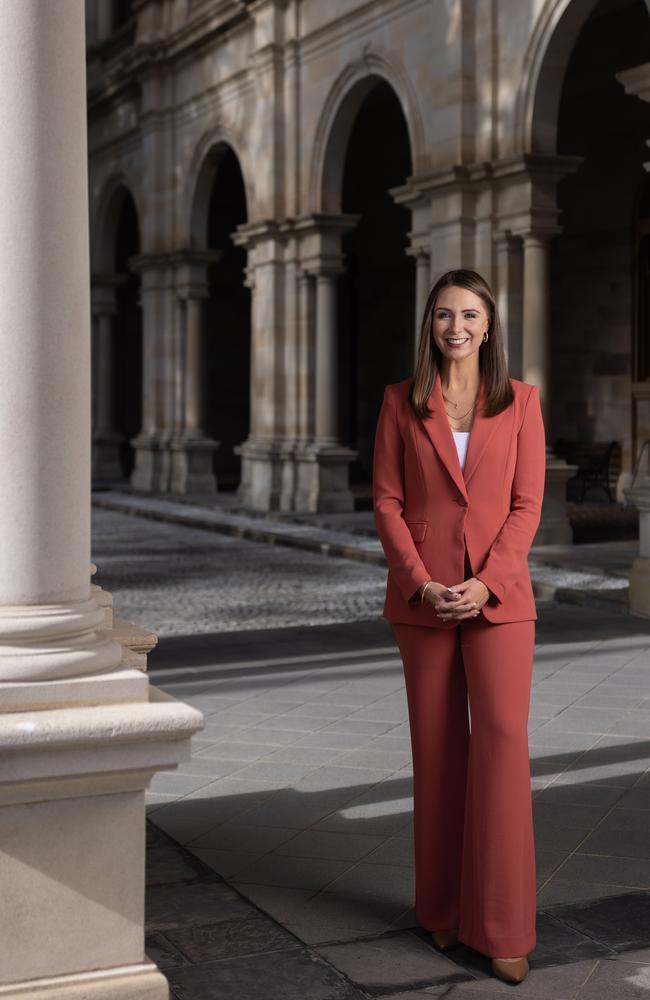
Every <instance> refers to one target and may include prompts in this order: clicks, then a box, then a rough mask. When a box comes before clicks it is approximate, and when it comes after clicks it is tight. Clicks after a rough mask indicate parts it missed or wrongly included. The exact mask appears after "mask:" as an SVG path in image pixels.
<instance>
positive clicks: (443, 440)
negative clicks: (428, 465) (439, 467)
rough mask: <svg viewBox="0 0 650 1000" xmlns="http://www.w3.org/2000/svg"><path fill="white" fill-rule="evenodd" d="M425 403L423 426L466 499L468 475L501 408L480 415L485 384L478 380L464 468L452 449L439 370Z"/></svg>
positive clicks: (498, 420) (495, 422)
mask: <svg viewBox="0 0 650 1000" xmlns="http://www.w3.org/2000/svg"><path fill="white" fill-rule="evenodd" d="M427 402H428V406H429V409H430V410H431V411H432V412H431V416H430V417H427V418H426V419H425V420H423V421H422V423H423V425H424V429H425V430H426V432H427V434H428V435H429V437H430V439H431V442H432V444H433V446H434V448H435V449H436V451H437V452H438V454H439V456H440V458H441V460H442V462H443V464H444V466H445V468H446V469H447V472H448V473H449V475H450V476H451V478H452V479H453V481H454V483H455V484H456V486H457V487H458V489H459V490H460V492H461V493H462V495H463V496H464V498H465V499H466V500H469V498H468V495H467V484H468V483H469V481H470V479H471V478H472V475H473V474H474V471H475V470H476V467H477V465H478V463H479V462H480V460H481V458H482V456H483V453H484V451H485V449H486V448H487V445H488V443H489V441H490V440H491V438H492V436H493V434H494V432H495V431H496V429H497V427H498V426H499V424H500V423H501V420H502V418H503V414H504V412H505V411H502V412H501V413H499V414H498V415H497V416H496V417H486V416H484V414H483V406H484V403H485V386H484V384H483V382H481V387H480V389H479V395H478V398H477V400H476V410H475V412H474V420H473V422H472V429H471V432H470V435H469V442H468V445H467V455H466V457H465V468H464V469H461V467H460V462H459V460H458V452H457V451H456V444H455V442H454V436H453V434H452V431H451V427H450V425H449V420H448V419H447V414H446V412H445V405H444V399H443V398H442V384H441V382H440V373H439V372H438V373H437V374H436V378H435V382H434V384H433V389H432V390H431V395H430V396H429V399H428V400H427Z"/></svg>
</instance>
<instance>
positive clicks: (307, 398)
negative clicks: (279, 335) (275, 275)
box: [296, 271, 316, 445]
mask: <svg viewBox="0 0 650 1000" xmlns="http://www.w3.org/2000/svg"><path fill="white" fill-rule="evenodd" d="M315 306H316V282H315V279H314V276H313V275H312V274H308V273H307V272H305V271H301V272H300V273H299V276H298V317H299V319H298V329H299V337H298V360H297V372H298V375H297V382H298V401H297V434H296V436H297V439H298V443H299V444H300V445H305V444H307V443H308V442H309V441H311V440H312V438H313V436H314V430H315V428H314V408H313V406H312V405H311V401H312V400H313V399H314V398H315V384H314V375H315V370H316V366H315V364H314V348H315V345H314V342H313V337H312V336H311V333H312V330H313V329H314V328H315Z"/></svg>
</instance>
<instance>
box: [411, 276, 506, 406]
mask: <svg viewBox="0 0 650 1000" xmlns="http://www.w3.org/2000/svg"><path fill="white" fill-rule="evenodd" d="M445 288H466V289H467V290H468V291H469V292H473V293H474V295H478V297H479V298H480V299H481V300H482V301H483V304H484V306H485V308H486V310H487V314H488V319H489V325H488V339H487V342H486V343H483V344H481V347H480V349H479V357H478V361H479V371H480V377H481V382H482V384H483V385H484V386H485V405H484V415H485V416H486V417H494V416H496V415H497V413H501V411H502V410H505V409H506V407H508V406H510V404H511V403H512V401H513V399H514V393H513V391H512V385H511V384H510V377H509V375H508V366H507V364H506V357H505V352H504V350H503V337H502V334H501V324H500V322H499V314H498V311H497V305H496V302H495V299H494V295H493V294H492V289H491V288H490V286H489V285H488V283H487V281H486V280H485V278H482V277H481V275H480V274H477V273H476V271H469V270H467V269H466V268H457V269H455V270H453V271H446V272H445V274H443V275H442V276H441V277H440V278H438V280H437V281H436V283H435V285H434V286H433V288H432V289H431V291H430V292H429V298H428V299H427V304H426V306H425V308H424V316H423V317H422V327H421V330H420V343H419V346H418V360H417V363H416V366H415V374H414V376H413V382H412V383H411V387H410V389H409V400H410V402H411V406H412V407H413V409H414V410H415V412H416V414H417V415H418V417H420V418H421V419H424V418H425V417H428V416H429V415H430V413H431V411H430V410H429V408H428V406H427V400H428V398H429V396H430V395H431V391H432V389H433V385H434V382H435V380H436V375H437V373H438V372H439V371H440V370H441V367H442V352H441V351H440V348H439V347H438V345H437V344H436V342H435V340H434V339H433V311H434V309H435V308H436V302H437V300H438V296H439V295H440V293H441V292H442V291H443V290H444V289H445Z"/></svg>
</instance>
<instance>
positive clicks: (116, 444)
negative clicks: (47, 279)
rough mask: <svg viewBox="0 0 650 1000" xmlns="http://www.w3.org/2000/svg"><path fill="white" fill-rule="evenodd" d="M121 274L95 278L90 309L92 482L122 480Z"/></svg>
mask: <svg viewBox="0 0 650 1000" xmlns="http://www.w3.org/2000/svg"><path fill="white" fill-rule="evenodd" d="M123 280H124V279H123V277H122V276H121V275H118V274H109V275H93V279H92V296H91V307H92V316H93V322H94V326H95V338H94V349H95V359H94V368H95V387H94V388H95V426H94V430H93V455H92V458H93V461H92V471H93V480H109V481H110V480H119V479H122V478H123V474H122V464H121V462H120V445H121V443H122V435H121V434H120V433H119V432H118V430H117V428H116V426H115V405H114V398H115V363H114V362H115V329H114V324H115V315H116V313H117V303H116V290H117V288H118V287H119V285H120V284H121V283H122V281H123Z"/></svg>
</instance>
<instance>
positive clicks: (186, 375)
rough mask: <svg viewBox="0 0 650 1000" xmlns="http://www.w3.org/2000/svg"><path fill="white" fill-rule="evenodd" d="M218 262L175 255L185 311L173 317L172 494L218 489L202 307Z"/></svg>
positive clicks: (215, 255) (215, 254) (209, 256)
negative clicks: (209, 272) (176, 405)
mask: <svg viewBox="0 0 650 1000" xmlns="http://www.w3.org/2000/svg"><path fill="white" fill-rule="evenodd" d="M220 256H221V254H220V252H219V251H205V252H200V251H187V252H186V253H185V254H177V255H174V261H175V264H176V268H177V271H176V292H177V295H178V297H179V299H180V301H181V302H182V303H183V306H184V307H183V309H180V310H177V312H176V315H177V318H178V319H180V320H182V325H181V327H180V329H178V330H177V331H176V333H177V341H176V342H177V345H178V354H177V356H176V360H175V364H176V367H177V370H178V374H179V376H180V393H179V396H180V400H179V402H180V413H179V414H177V419H176V431H175V433H174V436H173V438H172V440H171V445H170V447H171V452H172V469H171V490H172V492H173V493H179V494H187V493H194V494H197V493H214V492H215V491H216V489H217V482H216V479H215V476H214V473H213V471H212V461H213V455H214V452H215V451H216V449H217V448H218V447H219V445H218V442H216V441H213V440H212V439H210V438H209V437H208V436H207V434H206V433H205V416H206V413H205V408H206V392H207V373H206V330H205V316H204V302H205V300H206V299H207V298H208V297H209V291H208V286H207V281H206V267H207V266H208V264H210V263H212V262H214V261H217V260H218V259H219V257H220ZM225 363H227V362H226V361H225Z"/></svg>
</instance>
